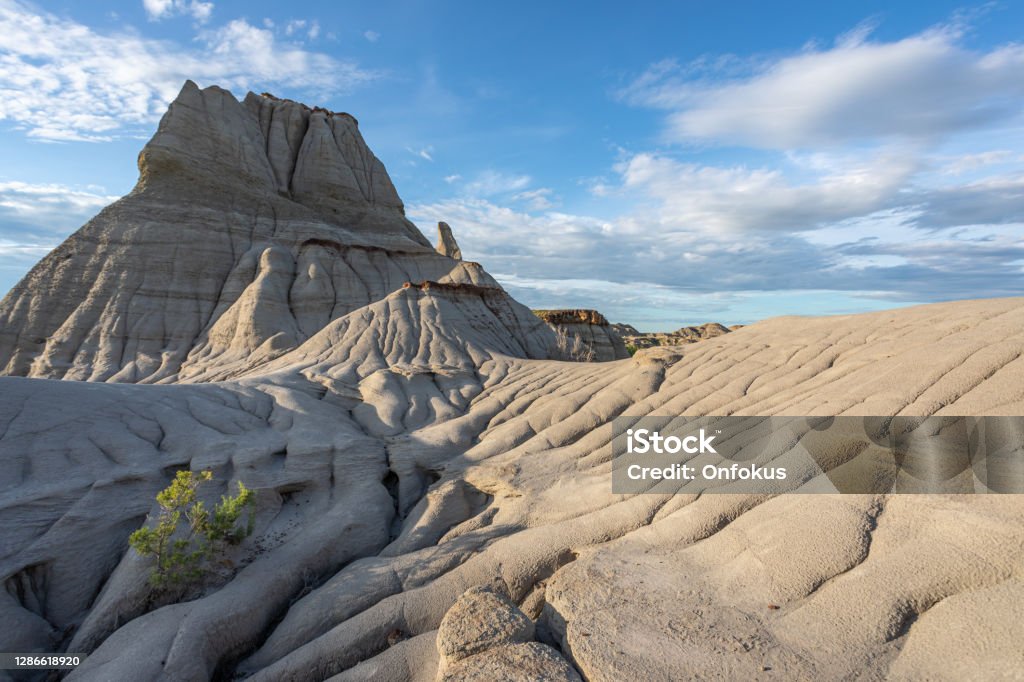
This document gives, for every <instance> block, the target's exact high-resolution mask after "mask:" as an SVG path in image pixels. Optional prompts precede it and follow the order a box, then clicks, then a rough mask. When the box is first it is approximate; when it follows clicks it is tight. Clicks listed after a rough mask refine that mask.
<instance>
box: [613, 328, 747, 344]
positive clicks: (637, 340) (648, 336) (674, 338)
mask: <svg viewBox="0 0 1024 682" xmlns="http://www.w3.org/2000/svg"><path fill="white" fill-rule="evenodd" d="M743 326H744V325H742V324H737V325H733V326H732V327H726V326H725V325H722V324H719V323H718V322H707V323H705V324H702V325H698V326H696V327H680V328H679V329H677V330H675V331H673V332H640V331H638V330H637V329H636V327H633V326H632V325H628V324H613V325H612V329H614V330H615V332H616V333H617V334H618V335H619V336H620V337H621V338H622V340H623V342H624V343H625V344H626V345H627V346H633V347H634V348H636V349H641V348H652V347H654V346H681V345H685V344H689V343H697V342H698V341H706V340H708V339H713V338H715V337H717V336H722V335H723V334H728V333H730V332H732V331H735V330H737V329H740V328H741V327H743Z"/></svg>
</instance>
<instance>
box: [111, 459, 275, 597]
mask: <svg viewBox="0 0 1024 682" xmlns="http://www.w3.org/2000/svg"><path fill="white" fill-rule="evenodd" d="M211 480H213V472H212V471H200V472H194V471H179V472H178V473H177V475H176V476H175V477H174V480H173V481H171V484H170V485H169V486H167V488H165V489H164V490H162V491H160V492H159V493H158V494H157V496H156V501H157V504H159V505H160V513H159V514H158V516H157V518H156V520H155V521H156V522H155V523H154V524H150V525H148V526H143V527H142V528H139V529H138V530H136V531H135V532H134V533H132V534H131V536H129V538H128V544H129V545H131V547H132V548H133V549H134V550H135V551H136V552H138V553H139V554H140V555H142V556H152V557H154V558H155V560H156V565H155V567H154V569H153V573H152V574H151V575H150V577H149V581H150V584H151V585H152V586H153V587H155V588H158V589H166V588H170V587H181V586H183V585H185V584H187V583H191V582H195V581H197V580H199V579H201V578H202V577H203V576H204V575H205V573H206V571H207V570H208V569H209V564H210V562H212V561H213V560H214V559H216V558H217V557H218V556H219V555H221V554H223V552H224V551H225V549H226V548H227V546H228V545H233V544H237V543H239V542H241V541H242V540H243V539H245V538H246V537H248V536H249V535H251V534H252V531H253V526H254V523H255V520H256V509H255V497H254V496H253V492H252V490H250V489H248V488H246V487H245V485H243V484H242V482H241V481H239V482H238V494H237V495H234V496H227V495H222V496H221V498H220V502H219V503H217V504H216V505H214V507H213V513H212V514H211V513H210V511H209V510H208V509H207V508H206V505H205V504H204V503H203V502H202V500H197V499H196V497H197V491H198V489H199V486H200V485H201V484H203V483H206V482H208V481H211ZM246 510H248V517H247V519H246V522H245V524H244V525H242V526H239V525H238V521H239V519H240V518H241V516H242V514H243V513H244V512H245V511H246Z"/></svg>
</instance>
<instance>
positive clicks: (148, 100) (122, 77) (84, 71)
mask: <svg viewBox="0 0 1024 682" xmlns="http://www.w3.org/2000/svg"><path fill="white" fill-rule="evenodd" d="M376 77H377V74H376V73H375V72H372V71H368V70H364V69H361V68H359V67H358V66H357V65H355V64H353V63H349V62H342V61H339V60H336V59H334V58H332V57H330V56H328V55H325V54H322V53H318V52H313V51H308V50H304V49H301V48H299V47H295V46H292V45H284V44H280V43H278V42H277V41H276V40H275V39H274V35H273V33H272V32H271V31H270V30H267V29H264V28H259V27H256V26H253V25H251V24H249V23H248V22H246V21H245V20H242V19H237V20H234V21H231V22H229V23H227V24H225V25H223V26H220V27H218V28H210V29H205V30H203V31H201V32H200V34H199V36H198V37H197V40H196V41H195V42H194V43H193V44H192V45H188V46H182V45H178V44H176V43H173V42H168V41H162V40H152V39H147V38H144V37H142V36H140V35H139V34H137V33H135V32H131V31H122V32H116V33H103V32H98V31H94V30H93V29H91V28H89V27H87V26H84V25H82V24H79V23H76V22H74V21H72V20H70V19H66V18H62V17H59V16H57V15H54V14H50V13H45V12H39V11H36V10H34V9H32V8H31V7H29V6H27V5H24V4H22V3H19V2H16V1H13V0H0V120H7V121H11V122H13V123H15V124H16V125H17V126H18V127H19V128H21V129H22V130H25V131H26V133H27V134H28V135H29V136H30V137H34V138H38V139H43V140H104V139H110V137H112V136H113V135H116V134H120V133H123V132H125V130H126V129H132V128H143V127H144V128H147V129H148V128H149V127H150V126H151V125H152V123H153V122H154V121H156V120H158V119H159V117H160V116H161V115H162V114H163V112H164V111H165V110H166V107H167V104H168V103H169V102H170V101H171V100H172V99H173V98H174V97H175V95H176V94H177V93H178V90H179V89H180V88H181V85H182V83H184V81H185V80H186V79H188V78H191V79H193V80H195V81H197V82H199V83H200V84H202V85H209V84H213V83H217V84H219V85H222V86H224V87H226V88H230V89H233V90H236V91H243V92H244V91H245V90H246V89H249V88H257V89H267V88H268V87H271V86H274V85H279V86H283V87H287V88H290V89H305V90H315V91H317V92H318V93H319V94H324V93H334V92H345V91H348V90H350V89H351V88H352V87H354V86H357V85H359V84H361V83H364V82H367V81H369V80H372V79H374V78H376Z"/></svg>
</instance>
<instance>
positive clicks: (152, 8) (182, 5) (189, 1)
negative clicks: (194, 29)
mask: <svg viewBox="0 0 1024 682" xmlns="http://www.w3.org/2000/svg"><path fill="white" fill-rule="evenodd" d="M142 7H143V9H145V10H146V16H147V17H149V20H150V21H160V20H161V19H166V18H168V17H172V16H175V15H180V14H184V15H188V16H190V17H192V18H193V19H195V20H196V21H198V22H199V23H205V22H206V21H208V20H209V18H210V15H211V14H213V3H212V2H200V1H199V0H142Z"/></svg>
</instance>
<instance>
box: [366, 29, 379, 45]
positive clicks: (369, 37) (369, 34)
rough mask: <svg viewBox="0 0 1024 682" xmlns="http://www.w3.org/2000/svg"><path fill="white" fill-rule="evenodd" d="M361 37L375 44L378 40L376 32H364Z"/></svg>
mask: <svg viewBox="0 0 1024 682" xmlns="http://www.w3.org/2000/svg"><path fill="white" fill-rule="evenodd" d="M363 37H364V38H366V39H367V40H368V41H370V42H371V43H375V42H377V41H378V40H380V34H379V33H377V32H376V31H365V32H364V33H363Z"/></svg>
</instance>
